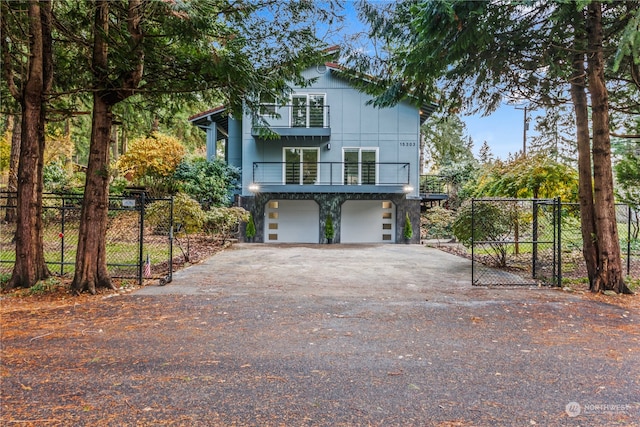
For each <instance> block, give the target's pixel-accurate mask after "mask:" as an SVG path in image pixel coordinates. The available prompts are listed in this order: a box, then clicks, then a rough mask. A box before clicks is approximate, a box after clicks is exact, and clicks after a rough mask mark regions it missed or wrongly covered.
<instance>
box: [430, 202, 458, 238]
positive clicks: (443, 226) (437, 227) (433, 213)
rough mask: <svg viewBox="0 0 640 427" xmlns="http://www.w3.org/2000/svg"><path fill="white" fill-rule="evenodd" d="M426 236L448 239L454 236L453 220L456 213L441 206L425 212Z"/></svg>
mask: <svg viewBox="0 0 640 427" xmlns="http://www.w3.org/2000/svg"><path fill="white" fill-rule="evenodd" d="M423 217H424V219H425V221H424V223H425V233H424V234H425V237H426V238H427V239H447V238H451V237H452V236H453V230H452V228H453V222H454V221H455V219H456V213H455V212H454V211H452V210H450V209H445V208H443V207H441V206H434V207H431V208H429V209H427V211H426V212H425V213H424V214H423Z"/></svg>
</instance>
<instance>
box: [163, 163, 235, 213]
mask: <svg viewBox="0 0 640 427" xmlns="http://www.w3.org/2000/svg"><path fill="white" fill-rule="evenodd" d="M173 179H174V181H175V186H176V187H177V188H178V189H179V190H180V191H182V192H184V193H187V194H189V195H190V196H191V197H193V198H194V199H196V200H198V201H200V203H202V204H203V206H205V208H207V207H209V206H229V205H230V204H231V202H232V196H233V192H234V190H236V189H238V188H239V186H240V184H239V183H240V170H239V169H238V168H235V167H233V166H229V165H227V164H226V163H225V162H224V161H223V160H220V159H216V160H214V161H211V162H210V161H207V160H206V159H203V158H198V159H195V160H183V161H182V163H180V165H179V166H178V168H177V169H176V172H175V173H174V175H173Z"/></svg>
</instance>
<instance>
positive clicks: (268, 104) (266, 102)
mask: <svg viewBox="0 0 640 427" xmlns="http://www.w3.org/2000/svg"><path fill="white" fill-rule="evenodd" d="M277 110H278V99H277V98H276V97H275V96H273V95H272V94H269V93H261V94H260V110H259V113H260V115H261V116H269V117H273V116H275V115H276V114H277Z"/></svg>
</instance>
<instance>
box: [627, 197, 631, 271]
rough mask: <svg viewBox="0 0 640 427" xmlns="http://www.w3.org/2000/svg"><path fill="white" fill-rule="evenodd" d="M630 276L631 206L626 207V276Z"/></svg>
mask: <svg viewBox="0 0 640 427" xmlns="http://www.w3.org/2000/svg"><path fill="white" fill-rule="evenodd" d="M630 275H631V205H627V276H630Z"/></svg>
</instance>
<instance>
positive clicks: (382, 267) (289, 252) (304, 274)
mask: <svg viewBox="0 0 640 427" xmlns="http://www.w3.org/2000/svg"><path fill="white" fill-rule="evenodd" d="M278 293H280V294H286V295H289V296H325V297H369V298H377V299H402V300H406V299H409V300H416V299H417V300H425V299H428V300H430V301H435V300H450V299H451V298H456V299H469V298H478V297H480V296H481V295H483V297H484V298H486V297H487V296H489V295H495V296H499V295H500V292H499V291H497V290H491V289H486V288H476V287H472V286H471V262H470V261H469V260H467V259H464V258H461V257H457V256H455V255H451V254H449V253H446V252H442V251H439V250H437V249H434V248H429V247H424V246H420V245H289V244H286V245H285V244H283V245H274V244H236V245H233V246H232V247H230V248H229V249H227V250H225V251H223V252H221V253H219V254H217V255H215V256H213V257H211V258H210V259H208V260H207V261H205V262H203V263H201V264H198V265H194V266H191V267H188V268H186V269H183V270H181V271H179V272H177V273H175V274H174V276H173V282H172V283H170V284H168V285H167V286H164V287H160V286H148V287H145V288H143V289H142V290H140V291H138V294H140V295H163V294H178V295H193V294H225V295H247V294H278Z"/></svg>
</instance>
